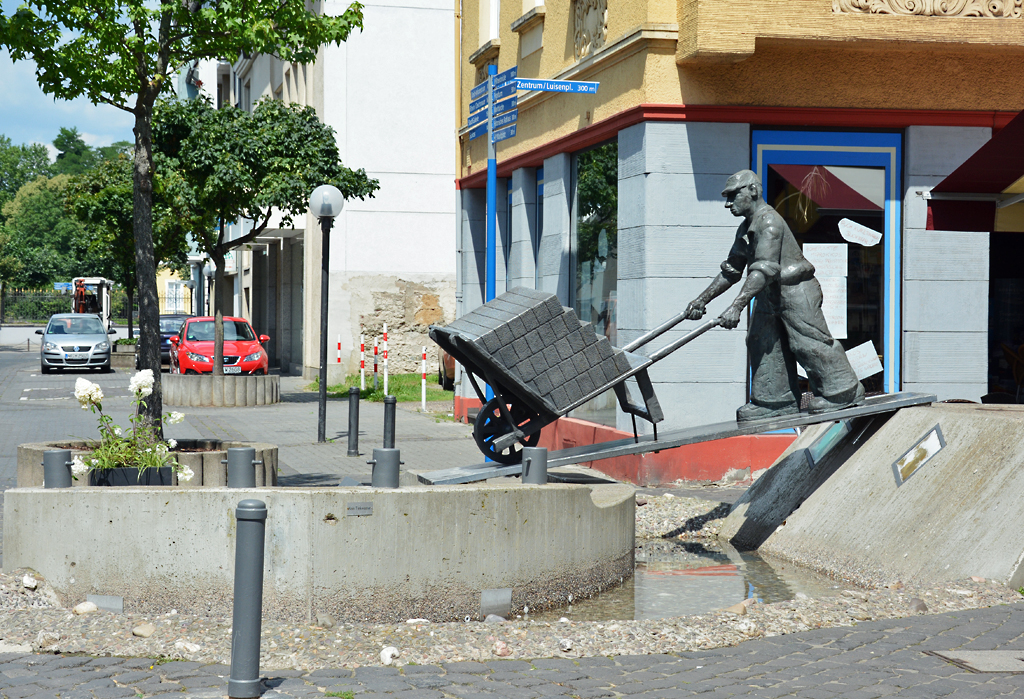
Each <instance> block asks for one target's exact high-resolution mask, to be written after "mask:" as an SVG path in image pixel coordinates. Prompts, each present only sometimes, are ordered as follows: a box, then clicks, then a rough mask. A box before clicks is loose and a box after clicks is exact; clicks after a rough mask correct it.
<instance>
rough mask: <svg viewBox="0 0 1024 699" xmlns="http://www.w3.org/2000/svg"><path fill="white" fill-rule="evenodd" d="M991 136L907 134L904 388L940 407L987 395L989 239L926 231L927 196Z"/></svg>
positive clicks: (980, 131)
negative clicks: (924, 195)
mask: <svg viewBox="0 0 1024 699" xmlns="http://www.w3.org/2000/svg"><path fill="white" fill-rule="evenodd" d="M991 136H992V130H991V129H988V128H955V127H938V126H912V127H910V128H909V129H907V137H906V149H907V150H906V164H907V172H906V176H905V186H906V188H907V190H906V196H905V199H904V207H903V211H904V214H903V338H902V340H903V359H902V365H903V372H902V373H903V377H902V378H903V389H904V390H907V391H920V392H924V393H935V394H936V395H937V396H938V398H939V400H945V399H947V398H967V399H970V400H978V399H979V398H980V397H981V396H982V395H984V394H986V393H988V294H989V288H988V287H989V284H988V270H989V259H988V258H989V255H988V250H989V241H988V238H989V234H988V233H987V232H978V233H965V232H955V231H929V230H925V227H926V223H927V215H928V208H927V202H926V200H925V199H924V198H922V197H921V195H920V192H922V191H928V190H930V189H931V188H932V187H934V186H935V185H937V184H938V183H939V182H941V181H942V179H943V178H944V177H945V176H946V175H948V174H949V173H951V172H952V171H953V170H955V169H956V168H957V167H958V166H959V165H960V164H961V163H962V162H963V161H965V160H966V159H967V158H969V157H970V156H971V155H973V154H974V152H975V151H976V150H977V149H978V148H980V147H981V146H982V145H984V143H985V142H986V141H988V140H989V138H991Z"/></svg>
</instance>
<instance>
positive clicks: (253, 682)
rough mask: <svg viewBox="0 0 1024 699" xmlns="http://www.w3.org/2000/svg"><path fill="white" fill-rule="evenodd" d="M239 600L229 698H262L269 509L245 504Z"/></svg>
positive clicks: (241, 507)
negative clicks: (264, 555)
mask: <svg viewBox="0 0 1024 699" xmlns="http://www.w3.org/2000/svg"><path fill="white" fill-rule="evenodd" d="M235 518H236V519H237V520H238V522H237V531H236V536H235V599H234V609H233V610H232V622H231V675H230V677H229V678H228V696H229V697H237V698H238V699H250V698H252V697H258V696H259V695H260V632H261V631H262V628H263V545H264V541H265V538H266V529H267V506H266V504H264V503H263V501H261V500H242V501H241V502H240V503H238V508H237V509H236V510H235Z"/></svg>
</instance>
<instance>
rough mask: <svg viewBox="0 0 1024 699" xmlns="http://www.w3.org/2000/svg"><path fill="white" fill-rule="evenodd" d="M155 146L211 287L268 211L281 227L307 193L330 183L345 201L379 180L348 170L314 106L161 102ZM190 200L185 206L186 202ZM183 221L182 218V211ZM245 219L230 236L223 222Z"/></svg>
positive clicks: (302, 207) (219, 345) (219, 314)
mask: <svg viewBox="0 0 1024 699" xmlns="http://www.w3.org/2000/svg"><path fill="white" fill-rule="evenodd" d="M154 146H155V148H156V149H157V151H158V152H159V153H160V154H161V155H162V156H165V157H166V158H167V163H168V168H169V169H170V168H173V169H175V170H176V171H177V173H178V175H179V176H180V179H179V180H177V181H176V182H175V183H174V184H173V185H169V187H168V189H169V190H170V191H171V192H173V193H175V194H176V197H175V201H177V202H180V204H179V208H180V209H184V208H191V210H192V211H193V214H192V215H191V216H190V217H187V218H188V220H190V221H191V225H193V226H194V228H193V230H192V231H191V233H192V237H193V239H194V240H195V242H196V243H197V245H198V247H199V249H200V250H202V251H203V252H205V253H207V254H208V255H209V256H210V258H211V259H212V260H213V262H214V265H215V266H216V275H215V277H214V285H215V287H216V288H217V289H220V288H222V284H223V281H224V266H225V258H226V257H227V255H228V253H229V252H231V251H232V250H234V249H235V248H239V247H241V246H243V245H246V244H247V243H250V242H252V241H253V240H255V239H256V237H257V236H258V235H259V234H260V233H262V232H263V231H264V230H266V228H267V225H268V224H269V223H270V219H271V216H272V215H273V214H274V213H275V212H278V213H280V214H282V219H281V225H283V226H291V225H292V219H293V217H294V216H302V215H304V214H305V213H306V211H307V209H308V208H309V195H310V193H311V192H312V191H313V190H314V189H315V188H316V187H318V186H319V185H321V184H332V185H334V186H335V187H337V188H338V189H339V190H341V193H342V194H343V195H344V196H345V198H346V199H353V198H359V199H363V198H364V197H367V196H373V192H375V191H376V190H377V189H378V188H379V184H378V182H377V180H375V179H371V178H369V177H367V176H366V172H365V171H364V170H350V169H349V168H347V167H345V166H344V165H343V164H342V162H341V158H340V157H339V155H338V144H337V140H336V139H335V135H334V129H332V128H331V127H330V126H327V125H326V124H324V123H322V122H321V121H320V119H319V118H318V117H317V115H316V112H315V111H314V110H313V108H312V107H299V106H297V105H286V104H284V103H283V102H279V101H275V100H270V99H266V100H262V101H260V102H259V103H257V105H256V106H255V108H254V109H253V111H252V112H251V113H250V112H246V111H243V110H241V109H237V108H235V107H230V106H228V107H223V108H221V109H214V108H213V106H212V105H211V104H210V103H209V101H208V100H206V99H202V98H201V99H195V100H170V101H166V102H160V103H158V104H157V108H156V111H155V115H154ZM186 203H187V206H186ZM181 218H182V220H184V219H185V218H186V216H185V215H184V213H182V216H181ZM241 219H247V220H249V221H252V228H251V229H250V230H249V231H248V232H247V233H246V234H245V235H243V236H241V237H239V238H234V239H231V240H229V239H228V238H227V236H226V235H225V233H226V226H227V225H228V224H230V223H232V222H236V221H240V220H241ZM221 306H222V301H221V295H220V294H219V293H218V294H216V295H215V296H214V315H215V334H214V339H215V349H214V363H213V373H214V374H223V373H224V330H223V328H224V326H223V309H222V307H221Z"/></svg>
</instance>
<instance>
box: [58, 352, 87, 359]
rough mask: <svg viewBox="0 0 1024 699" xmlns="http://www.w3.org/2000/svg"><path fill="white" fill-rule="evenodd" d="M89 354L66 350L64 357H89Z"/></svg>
mask: <svg viewBox="0 0 1024 699" xmlns="http://www.w3.org/2000/svg"><path fill="white" fill-rule="evenodd" d="M88 358H89V355H88V354H87V353H86V352H65V353H64V359H88Z"/></svg>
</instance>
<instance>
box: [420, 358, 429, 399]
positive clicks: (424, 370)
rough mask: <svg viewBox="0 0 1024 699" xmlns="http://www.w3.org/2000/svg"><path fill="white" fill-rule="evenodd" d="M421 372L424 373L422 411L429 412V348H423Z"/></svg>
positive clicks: (421, 391) (421, 392)
mask: <svg viewBox="0 0 1024 699" xmlns="http://www.w3.org/2000/svg"><path fill="white" fill-rule="evenodd" d="M420 371H421V372H423V379H422V381H423V382H422V383H421V384H420V410H422V411H423V412H427V348H426V347H424V348H423V359H421V360H420Z"/></svg>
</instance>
